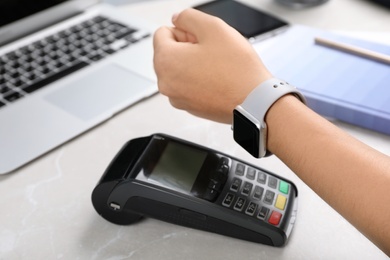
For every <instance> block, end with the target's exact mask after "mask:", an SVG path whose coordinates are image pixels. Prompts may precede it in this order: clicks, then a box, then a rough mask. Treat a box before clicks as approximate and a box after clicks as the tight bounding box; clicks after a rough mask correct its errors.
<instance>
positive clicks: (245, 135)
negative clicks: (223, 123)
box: [233, 110, 260, 158]
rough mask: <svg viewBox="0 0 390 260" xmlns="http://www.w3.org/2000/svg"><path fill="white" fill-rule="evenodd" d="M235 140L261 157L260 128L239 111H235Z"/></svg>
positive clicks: (255, 155) (251, 152)
mask: <svg viewBox="0 0 390 260" xmlns="http://www.w3.org/2000/svg"><path fill="white" fill-rule="evenodd" d="M233 130H234V131H233V136H234V140H235V141H236V142H237V143H238V144H239V145H241V146H242V147H243V148H244V149H245V150H247V151H248V152H249V153H250V154H251V155H253V156H254V157H256V158H259V145H260V139H259V136H260V130H259V128H258V127H257V126H256V125H255V124H254V123H253V122H251V121H250V120H248V118H246V117H245V116H243V115H242V114H241V113H240V112H239V111H237V110H234V111H233Z"/></svg>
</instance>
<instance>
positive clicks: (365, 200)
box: [154, 10, 390, 255]
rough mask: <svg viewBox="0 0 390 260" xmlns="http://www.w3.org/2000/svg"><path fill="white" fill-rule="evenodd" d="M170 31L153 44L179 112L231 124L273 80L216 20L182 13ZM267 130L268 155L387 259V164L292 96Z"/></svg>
mask: <svg viewBox="0 0 390 260" xmlns="http://www.w3.org/2000/svg"><path fill="white" fill-rule="evenodd" d="M173 24H174V25H175V27H174V28H167V27H164V28H161V29H159V30H158V31H157V32H156V34H155V37H154V48H155V62H154V64H155V70H156V73H157V76H158V81H159V89H160V92H161V93H163V94H165V95H167V96H168V97H169V99H170V102H171V103H172V105H173V106H175V107H177V108H180V109H184V110H187V111H189V112H190V113H192V114H195V115H198V116H202V117H205V118H208V119H212V120H216V121H219V122H225V123H231V120H232V110H233V108H234V107H235V106H236V105H238V104H240V103H241V102H242V101H243V100H244V99H245V97H246V96H247V95H248V94H249V92H250V91H251V90H252V89H253V88H255V87H256V86H257V85H259V84H260V83H261V82H263V81H264V80H266V79H268V78H270V77H271V76H272V75H271V74H270V73H269V72H268V70H267V69H266V68H265V66H264V65H263V63H262V62H261V60H260V58H259V57H258V56H257V54H256V53H255V52H254V50H253V49H252V47H251V46H250V45H249V43H248V42H247V41H246V40H245V39H244V38H243V37H241V36H240V35H239V34H238V33H237V32H236V31H235V30H233V29H232V28H230V27H229V26H227V25H226V24H225V23H223V22H222V21H221V20H219V19H217V18H213V17H210V16H208V15H206V14H203V13H200V12H197V11H195V10H185V11H184V12H182V13H180V14H179V16H175V17H174V19H173ZM287 80H288V79H287ZM211 101H212V102H211ZM266 122H267V124H268V148H269V149H270V151H272V152H273V153H274V154H275V155H276V156H278V157H279V158H280V159H281V160H282V161H283V162H284V163H286V165H287V166H289V167H290V168H291V169H292V170H293V171H294V172H295V173H296V174H297V175H298V176H299V177H300V178H301V179H302V180H303V181H304V182H305V183H307V184H308V185H309V186H310V187H311V188H312V189H313V190H314V191H315V192H316V193H317V194H318V195H320V196H321V197H322V198H323V199H324V200H325V201H326V202H327V203H329V204H330V205H331V206H332V207H333V208H335V209H336V210H337V211H338V212H339V213H340V214H342V215H343V216H344V217H345V218H346V219H347V220H348V221H350V222H351V223H352V224H353V225H354V226H355V227H356V228H358V229H359V230H360V231H361V232H362V233H363V234H364V235H366V236H367V237H368V238H369V239H371V240H372V241H373V242H374V243H375V244H376V245H377V246H378V247H380V248H381V249H382V250H383V251H384V252H385V253H386V254H388V255H390V221H389V220H390V193H389V187H390V158H389V157H388V156H386V155H384V154H381V153H380V152H378V151H376V150H374V149H372V148H370V147H368V146H367V145H365V144H363V143H361V142H359V141H358V140H356V139H354V138H352V137H351V136H349V135H348V134H346V133H344V132H343V131H341V130H340V129H338V128H337V127H335V126H334V125H333V124H331V123H330V122H328V121H327V120H325V119H323V118H322V117H321V116H319V115H317V114H316V113H314V112H313V111H311V110H310V109H309V108H307V107H306V106H304V105H303V104H302V103H300V101H298V100H297V99H296V98H295V97H293V96H285V97H283V98H281V99H279V100H278V101H277V102H276V103H275V104H274V105H273V106H272V107H271V109H270V110H269V112H268V114H267V117H266Z"/></svg>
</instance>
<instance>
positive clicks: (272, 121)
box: [265, 95, 307, 155]
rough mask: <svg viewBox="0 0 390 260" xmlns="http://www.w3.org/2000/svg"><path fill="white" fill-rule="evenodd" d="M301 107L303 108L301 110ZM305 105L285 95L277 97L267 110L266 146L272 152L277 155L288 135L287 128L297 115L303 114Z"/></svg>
mask: <svg viewBox="0 0 390 260" xmlns="http://www.w3.org/2000/svg"><path fill="white" fill-rule="evenodd" d="M302 109H303V110H302ZM304 110H307V109H306V106H305V105H304V104H303V103H302V102H301V101H299V100H298V99H297V98H296V97H294V96H293V95H285V96H283V97H281V98H280V99H278V100H277V101H276V102H275V103H274V104H273V105H272V106H271V107H270V109H269V110H268V113H267V114H266V117H265V122H266V124H267V126H268V134H267V148H268V150H269V151H270V152H272V153H273V154H276V155H278V154H279V153H280V151H281V150H282V149H283V144H284V143H285V141H286V139H289V138H293V137H292V136H288V133H289V128H290V127H291V126H293V125H295V124H294V122H295V121H296V118H297V117H301V116H302V115H303V114H304Z"/></svg>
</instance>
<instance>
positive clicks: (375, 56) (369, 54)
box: [314, 37, 390, 65]
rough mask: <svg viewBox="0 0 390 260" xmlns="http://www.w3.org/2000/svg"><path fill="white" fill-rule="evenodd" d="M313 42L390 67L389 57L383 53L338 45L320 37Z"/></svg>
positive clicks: (348, 45)
mask: <svg viewBox="0 0 390 260" xmlns="http://www.w3.org/2000/svg"><path fill="white" fill-rule="evenodd" d="M314 42H315V43H316V44H318V45H322V46H326V47H329V48H333V49H336V50H340V51H344V52H348V53H351V54H354V55H357V56H361V57H364V58H368V59H372V60H376V61H379V62H383V63H386V64H389V65H390V55H386V54H383V53H379V52H375V51H371V50H367V49H364V48H360V47H357V46H353V45H350V44H345V43H340V42H336V41H332V40H328V39H324V38H320V37H316V38H314Z"/></svg>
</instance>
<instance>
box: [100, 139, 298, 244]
mask: <svg viewBox="0 0 390 260" xmlns="http://www.w3.org/2000/svg"><path fill="white" fill-rule="evenodd" d="M297 195H298V193H297V188H296V186H295V185H294V184H293V183H292V182H291V181H289V180H287V179H285V178H283V177H281V176H278V175H276V174H274V173H271V172H269V171H266V170H264V169H261V168H259V167H256V166H254V165H251V164H248V163H246V162H243V161H241V160H239V159H237V158H233V157H231V156H229V155H227V154H224V153H221V152H218V151H215V150H212V149H209V148H207V147H203V146H200V145H197V144H194V143H191V142H188V141H185V140H182V139H178V138H175V137H172V136H168V135H164V134H154V135H151V136H148V137H141V138H137V139H133V140H131V141H129V142H127V143H126V144H125V145H124V146H123V148H122V149H121V150H120V151H119V152H118V154H117V155H116V156H115V158H114V159H113V161H112V162H111V163H110V165H109V166H108V168H107V169H106V171H105V173H104V174H103V176H102V177H101V179H100V181H99V182H98V184H97V185H96V187H95V189H94V190H93V192H92V203H93V206H94V207H95V209H96V211H97V212H98V214H99V215H101V216H102V217H103V218H104V219H106V220H108V221H110V222H112V223H116V224H121V225H128V224H134V223H136V222H137V221H139V220H140V219H141V218H143V217H151V218H156V219H159V220H163V221H166V222H170V223H174V224H178V225H183V226H186V227H191V228H196V229H200V230H204V231H209V232H214V233H218V234H221V235H226V236H230V237H234V238H239V239H243V240H247V241H252V242H257V243H263V244H267V245H271V246H283V245H284V244H285V243H286V241H287V240H288V238H289V236H290V234H291V231H292V229H293V226H294V223H295V219H296V215H297V205H298V204H297Z"/></svg>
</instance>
